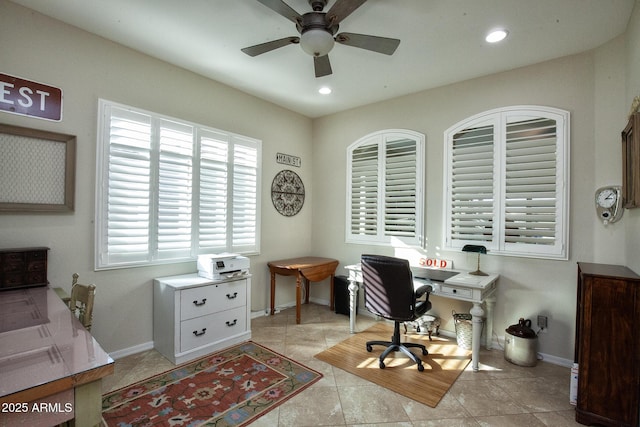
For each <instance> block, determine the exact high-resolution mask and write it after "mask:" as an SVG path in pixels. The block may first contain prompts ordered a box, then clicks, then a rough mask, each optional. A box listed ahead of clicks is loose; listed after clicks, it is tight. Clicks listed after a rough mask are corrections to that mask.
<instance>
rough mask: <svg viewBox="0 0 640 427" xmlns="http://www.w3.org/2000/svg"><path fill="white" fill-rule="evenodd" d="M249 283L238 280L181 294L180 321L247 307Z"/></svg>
mask: <svg viewBox="0 0 640 427" xmlns="http://www.w3.org/2000/svg"><path fill="white" fill-rule="evenodd" d="M246 303H247V281H246V280H237V281H234V282H224V283H218V284H211V285H207V286H200V287H198V288H190V289H185V290H183V291H181V293H180V320H187V319H193V318H195V317H198V316H204V315H207V314H212V313H215V312H218V311H222V310H229V309H231V308H235V307H242V306H245V305H246Z"/></svg>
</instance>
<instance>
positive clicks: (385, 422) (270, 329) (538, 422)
mask: <svg viewBox="0 0 640 427" xmlns="http://www.w3.org/2000/svg"><path fill="white" fill-rule="evenodd" d="M373 322H375V320H374V319H372V318H369V317H366V316H358V323H357V328H358V330H362V329H366V328H367V327H368V326H370V325H371V324H372V323H373ZM251 329H252V340H253V341H255V342H258V343H260V344H262V345H265V346H267V347H269V348H271V349H272V350H274V351H277V352H279V353H282V354H284V355H286V356H289V357H291V358H293V359H295V360H296V361H298V362H301V363H303V364H305V365H307V366H309V367H310V368H313V369H315V370H317V371H319V372H321V373H322V374H323V375H324V377H323V378H322V379H321V380H320V381H319V382H317V383H316V384H314V385H313V386H311V387H310V388H309V389H308V390H306V391H304V392H303V393H301V394H299V395H297V396H295V397H294V398H292V399H291V400H289V401H287V402H285V403H284V404H282V405H281V406H279V407H278V408H276V409H274V410H272V411H271V412H269V413H267V414H266V415H264V416H263V417H261V418H259V419H258V420H256V421H255V422H254V423H253V424H252V426H255V427H263V426H264V427H273V426H283V427H284V426H295V427H301V426H386V427H392V426H398V427H399V426H415V427H427V426H432V427H437V426H446V427H471V426H487V427H488V426H500V427H501V426H518V427H521V426H527V427H528V426H532V427H533V426H553V427H562V426H578V425H580V424H577V423H576V422H575V421H574V409H573V408H574V407H573V406H571V405H570V404H569V368H564V367H561V366H557V365H552V364H549V363H546V362H539V363H538V364H537V366H536V367H532V368H530V367H520V366H516V365H513V364H511V363H509V362H507V361H505V360H504V355H503V352H502V351H500V350H486V349H482V350H481V355H480V362H481V363H480V371H479V372H473V371H472V370H471V365H469V367H468V368H467V370H466V371H465V372H463V373H462V374H461V375H460V377H459V378H458V380H457V381H456V382H455V384H454V385H453V386H452V387H451V389H450V390H449V392H448V393H447V394H446V395H445V396H444V397H443V399H442V400H441V401H440V403H439V404H438V406H437V407H436V408H430V407H428V406H425V405H422V404H420V403H417V402H415V401H413V400H410V399H407V398H405V397H403V396H401V395H399V394H397V393H394V392H392V391H389V390H387V389H385V388H382V387H380V386H378V385H375V384H372V383H370V382H367V381H365V380H363V379H360V378H359V377H356V376H354V375H351V374H349V373H347V372H345V371H342V370H340V369H338V368H334V367H332V366H331V365H328V364H326V363H324V362H321V361H319V360H317V359H315V358H314V357H313V356H314V355H315V354H317V353H319V352H321V351H322V350H325V349H327V348H329V347H331V346H333V345H334V344H336V343H338V342H340V341H342V340H344V339H346V338H348V337H349V318H348V317H347V316H345V315H341V314H335V313H333V312H331V311H330V310H329V309H328V307H326V306H319V305H314V304H309V305H304V306H303V309H302V323H301V324H300V325H296V324H295V309H286V310H283V311H282V312H280V313H278V314H276V315H275V316H265V317H259V318H256V319H253V321H252V323H251ZM363 351H364V349H363ZM172 367H173V365H172V364H171V362H169V361H168V360H166V359H165V358H164V357H162V356H161V355H160V354H159V353H157V352H156V351H154V350H150V351H146V352H143V353H140V354H136V355H132V356H128V357H125V358H122V359H119V360H117V361H116V365H115V374H114V375H112V376H111V377H109V378H107V379H106V381H104V383H103V388H104V391H109V390H114V389H117V388H120V387H124V386H126V385H128V384H130V383H133V382H135V381H138V380H141V379H144V378H146V377H148V376H150V375H153V374H155V373H160V372H163V371H165V370H167V369H171V368H172ZM417 374H418V373H417V372H416V375H417Z"/></svg>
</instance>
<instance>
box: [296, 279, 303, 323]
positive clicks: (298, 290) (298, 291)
mask: <svg viewBox="0 0 640 427" xmlns="http://www.w3.org/2000/svg"><path fill="white" fill-rule="evenodd" d="M301 298H302V274H300V273H298V276H297V279H296V324H297V325H299V324H300V299H301Z"/></svg>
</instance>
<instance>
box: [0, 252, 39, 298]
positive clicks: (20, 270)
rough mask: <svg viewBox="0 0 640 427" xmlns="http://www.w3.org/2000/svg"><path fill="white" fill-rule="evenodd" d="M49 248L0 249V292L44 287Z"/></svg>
mask: <svg viewBox="0 0 640 427" xmlns="http://www.w3.org/2000/svg"><path fill="white" fill-rule="evenodd" d="M48 251H49V248H44V247H37V248H14V249H0V290H7V289H16V288H26V287H31V286H46V285H47V284H48V283H49V282H48V280H47V252H48Z"/></svg>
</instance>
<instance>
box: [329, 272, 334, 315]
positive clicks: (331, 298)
mask: <svg viewBox="0 0 640 427" xmlns="http://www.w3.org/2000/svg"><path fill="white" fill-rule="evenodd" d="M333 277H334V275H333V274H332V275H331V282H329V309H330V310H331V311H333V310H334V309H335V306H334V298H335V295H334V292H335V291H334V288H333Z"/></svg>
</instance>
